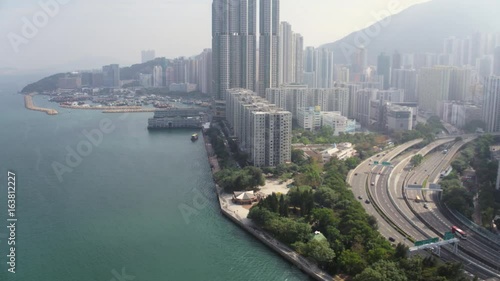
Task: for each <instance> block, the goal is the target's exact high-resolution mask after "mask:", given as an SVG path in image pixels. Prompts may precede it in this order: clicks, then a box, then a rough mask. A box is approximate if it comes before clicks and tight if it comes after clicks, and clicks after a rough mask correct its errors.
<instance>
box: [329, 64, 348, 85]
mask: <svg viewBox="0 0 500 281" xmlns="http://www.w3.org/2000/svg"><path fill="white" fill-rule="evenodd" d="M349 74H350V70H349V66H347V65H343V64H336V65H334V70H333V80H334V81H335V82H341V83H349V81H350V75H349Z"/></svg>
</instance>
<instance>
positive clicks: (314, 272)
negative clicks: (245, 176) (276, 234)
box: [203, 132, 336, 281]
mask: <svg viewBox="0 0 500 281" xmlns="http://www.w3.org/2000/svg"><path fill="white" fill-rule="evenodd" d="M203 139H204V141H205V148H206V150H207V155H208V161H209V163H210V167H211V169H212V174H215V173H217V172H218V171H220V166H219V163H218V161H217V155H215V152H214V150H213V148H212V145H211V143H210V140H209V138H208V136H207V135H206V134H205V132H203ZM215 187H216V192H217V197H218V200H219V205H220V210H221V213H222V214H223V215H224V216H226V217H227V218H228V219H229V220H231V221H232V222H234V223H235V224H236V225H238V226H240V227H241V228H242V229H243V230H245V231H246V232H248V233H249V234H251V235H253V236H254V237H255V238H257V239H258V240H260V241H261V242H262V243H264V244H265V245H266V246H268V247H269V248H271V249H272V250H274V251H275V252H276V253H278V254H279V255H280V256H282V257H283V258H285V259H286V260H288V261H289V262H290V263H292V264H294V265H295V266H296V267H298V268H299V269H300V270H302V271H303V272H304V273H306V274H308V275H309V276H310V277H312V278H314V279H315V280H319V281H332V280H336V279H334V278H333V277H332V276H330V275H329V274H328V273H326V272H325V271H323V270H321V269H320V268H318V267H317V266H316V264H314V263H312V262H311V261H309V260H307V259H306V258H304V257H302V256H301V255H299V254H298V253H297V252H295V251H294V250H292V249H291V248H289V247H288V246H286V245H284V244H282V243H280V242H279V241H278V240H276V239H274V238H273V237H271V236H270V235H269V234H268V233H266V232H265V231H263V230H262V229H261V228H260V227H258V226H257V225H255V224H254V223H253V222H252V221H251V220H249V219H247V218H246V217H245V218H242V217H240V216H239V215H238V214H237V213H235V212H234V211H232V210H230V209H229V208H228V206H229V205H228V202H227V201H226V199H225V198H224V197H223V196H222V194H223V191H222V188H221V187H219V186H218V185H217V184H216V185H215Z"/></svg>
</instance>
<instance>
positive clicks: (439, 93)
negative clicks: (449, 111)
mask: <svg viewBox="0 0 500 281" xmlns="http://www.w3.org/2000/svg"><path fill="white" fill-rule="evenodd" d="M450 74H451V67H447V66H435V67H424V68H421V69H420V72H419V76H418V86H417V89H418V105H419V107H420V108H422V109H423V110H426V111H428V112H430V113H432V114H437V113H438V110H439V108H438V107H439V104H440V102H442V101H444V100H449V93H450Z"/></svg>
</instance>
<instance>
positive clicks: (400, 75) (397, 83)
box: [391, 69, 417, 102]
mask: <svg viewBox="0 0 500 281" xmlns="http://www.w3.org/2000/svg"><path fill="white" fill-rule="evenodd" d="M391 85H392V87H393V88H396V89H403V90H404V91H405V102H416V101H417V71H416V70H415V69H395V70H393V71H392V79H391Z"/></svg>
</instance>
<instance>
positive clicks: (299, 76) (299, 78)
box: [293, 33, 304, 83]
mask: <svg viewBox="0 0 500 281" xmlns="http://www.w3.org/2000/svg"><path fill="white" fill-rule="evenodd" d="M293 52H294V60H293V71H294V77H295V79H294V82H295V83H302V82H303V81H304V78H303V77H304V38H303V37H302V35H300V34H299V33H294V34H293Z"/></svg>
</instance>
